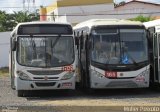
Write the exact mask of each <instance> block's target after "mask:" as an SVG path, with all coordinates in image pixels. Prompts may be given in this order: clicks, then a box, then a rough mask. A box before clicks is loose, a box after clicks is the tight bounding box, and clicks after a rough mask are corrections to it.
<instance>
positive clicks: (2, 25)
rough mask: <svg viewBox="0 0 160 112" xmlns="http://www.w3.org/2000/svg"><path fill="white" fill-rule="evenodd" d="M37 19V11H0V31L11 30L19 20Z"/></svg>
mask: <svg viewBox="0 0 160 112" xmlns="http://www.w3.org/2000/svg"><path fill="white" fill-rule="evenodd" d="M37 20H39V15H38V13H37V12H36V13H28V12H23V11H19V12H14V13H13V14H7V13H6V12H5V11H0V32H4V31H11V30H13V28H14V27H15V26H16V25H17V24H18V23H21V22H30V21H37Z"/></svg>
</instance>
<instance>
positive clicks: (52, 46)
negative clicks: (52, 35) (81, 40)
mask: <svg viewBox="0 0 160 112" xmlns="http://www.w3.org/2000/svg"><path fill="white" fill-rule="evenodd" d="M60 37H61V36H60V35H59V36H58V37H57V38H56V40H55V41H54V43H53V44H52V41H51V48H52V49H53V48H54V47H55V45H56V44H57V42H58V40H59V39H60Z"/></svg>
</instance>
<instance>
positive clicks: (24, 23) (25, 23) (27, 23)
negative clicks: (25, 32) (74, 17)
mask: <svg viewBox="0 0 160 112" xmlns="http://www.w3.org/2000/svg"><path fill="white" fill-rule="evenodd" d="M29 24H30V25H33V24H56V25H57V24H58V25H71V24H70V23H67V22H65V23H62V22H53V21H33V22H23V23H18V24H17V26H16V27H15V28H14V30H13V31H12V32H11V35H13V34H14V33H15V32H16V30H17V29H18V27H19V26H21V25H29Z"/></svg>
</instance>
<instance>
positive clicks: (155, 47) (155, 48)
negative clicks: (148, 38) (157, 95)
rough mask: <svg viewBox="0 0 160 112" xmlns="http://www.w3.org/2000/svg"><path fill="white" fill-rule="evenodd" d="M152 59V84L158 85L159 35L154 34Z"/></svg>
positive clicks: (159, 81)
mask: <svg viewBox="0 0 160 112" xmlns="http://www.w3.org/2000/svg"><path fill="white" fill-rule="evenodd" d="M153 58H154V59H153V69H154V82H157V83H160V33H156V34H154V38H153ZM151 75H152V73H151Z"/></svg>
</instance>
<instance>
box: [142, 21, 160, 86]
mask: <svg viewBox="0 0 160 112" xmlns="http://www.w3.org/2000/svg"><path fill="white" fill-rule="evenodd" d="M144 25H145V27H146V29H147V32H148V37H149V54H150V62H151V73H152V74H151V75H150V79H151V80H150V81H151V86H152V87H155V86H156V85H159V84H160V19H159V20H153V21H149V22H145V23H144Z"/></svg>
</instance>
